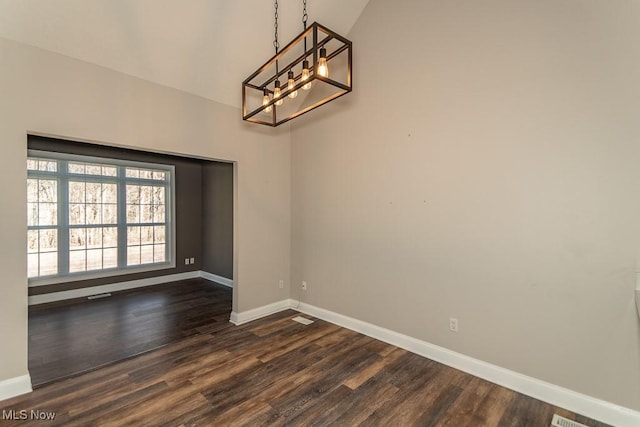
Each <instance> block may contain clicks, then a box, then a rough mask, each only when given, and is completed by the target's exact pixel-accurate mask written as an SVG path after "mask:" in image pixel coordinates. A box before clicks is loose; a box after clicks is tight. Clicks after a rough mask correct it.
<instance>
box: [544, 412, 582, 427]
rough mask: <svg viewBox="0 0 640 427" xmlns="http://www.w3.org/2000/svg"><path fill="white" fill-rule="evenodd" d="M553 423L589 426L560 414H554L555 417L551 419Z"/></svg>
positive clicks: (561, 426) (563, 426)
mask: <svg viewBox="0 0 640 427" xmlns="http://www.w3.org/2000/svg"><path fill="white" fill-rule="evenodd" d="M551 425H552V426H553V427H588V426H586V425H584V424H581V423H579V422H577V421H573V420H570V419H568V418H565V417H561V416H560V415H558V414H553V419H552V420H551Z"/></svg>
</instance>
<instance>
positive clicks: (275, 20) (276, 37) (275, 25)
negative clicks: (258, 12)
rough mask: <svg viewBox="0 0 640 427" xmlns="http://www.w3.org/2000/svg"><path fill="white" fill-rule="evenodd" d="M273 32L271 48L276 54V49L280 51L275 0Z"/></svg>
mask: <svg viewBox="0 0 640 427" xmlns="http://www.w3.org/2000/svg"><path fill="white" fill-rule="evenodd" d="M273 27H274V30H275V35H274V39H273V47H275V48H276V54H277V53H278V49H280V43H279V42H278V0H275V13H274V25H273Z"/></svg>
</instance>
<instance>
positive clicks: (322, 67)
mask: <svg viewBox="0 0 640 427" xmlns="http://www.w3.org/2000/svg"><path fill="white" fill-rule="evenodd" d="M318 74H319V75H321V76H322V77H329V65H328V64H327V49H325V48H321V49H320V59H319V60H318Z"/></svg>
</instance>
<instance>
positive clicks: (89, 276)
mask: <svg viewBox="0 0 640 427" xmlns="http://www.w3.org/2000/svg"><path fill="white" fill-rule="evenodd" d="M172 268H176V264H175V262H166V263H162V264H150V265H145V266H139V267H131V268H125V269H114V270H100V271H95V272H90V273H76V274H69V275H67V276H55V277H43V278H33V279H29V287H30V288H32V287H36V286H48V285H57V284H60V283H69V282H79V281H81V280H93V279H102V278H105V277H117V276H124V275H127V274H136V273H147V272H151V271H159V270H168V269H172Z"/></svg>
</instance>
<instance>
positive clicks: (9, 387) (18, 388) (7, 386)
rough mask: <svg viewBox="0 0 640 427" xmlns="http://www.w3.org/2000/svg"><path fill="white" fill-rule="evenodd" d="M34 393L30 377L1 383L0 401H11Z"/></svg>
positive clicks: (26, 376)
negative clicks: (22, 395) (16, 397)
mask: <svg viewBox="0 0 640 427" xmlns="http://www.w3.org/2000/svg"><path fill="white" fill-rule="evenodd" d="M32 391H33V389H32V388H31V377H30V376H29V375H22V376H20V377H15V378H9V379H8V380H3V381H0V400H6V399H10V398H12V397H15V396H20V395H21V394H25V393H30V392H32Z"/></svg>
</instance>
